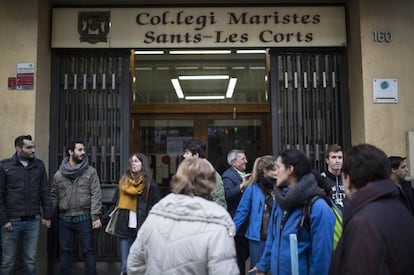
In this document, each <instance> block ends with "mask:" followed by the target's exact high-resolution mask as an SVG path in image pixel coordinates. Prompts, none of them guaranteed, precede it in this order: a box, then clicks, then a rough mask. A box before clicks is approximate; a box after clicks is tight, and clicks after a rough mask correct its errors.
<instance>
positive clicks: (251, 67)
mask: <svg viewBox="0 0 414 275" xmlns="http://www.w3.org/2000/svg"><path fill="white" fill-rule="evenodd" d="M249 69H250V70H265V69H266V67H264V66H250V67H249Z"/></svg>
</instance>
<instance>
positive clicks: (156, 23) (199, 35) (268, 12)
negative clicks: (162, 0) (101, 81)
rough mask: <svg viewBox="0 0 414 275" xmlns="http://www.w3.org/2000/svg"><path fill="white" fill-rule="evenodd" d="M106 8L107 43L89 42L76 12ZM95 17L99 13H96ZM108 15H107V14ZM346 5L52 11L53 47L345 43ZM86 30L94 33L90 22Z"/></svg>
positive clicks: (311, 44)
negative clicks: (82, 36)
mask: <svg viewBox="0 0 414 275" xmlns="http://www.w3.org/2000/svg"><path fill="white" fill-rule="evenodd" d="M94 11H95V12H96V13H97V15H98V13H99V14H102V13H103V12H109V14H108V16H107V18H108V20H110V24H109V25H110V26H111V27H110V30H109V32H108V33H107V37H105V39H102V41H106V42H98V43H94V44H92V43H87V42H85V41H83V40H82V39H81V37H80V35H79V33H78V32H77V28H76V26H77V24H78V17H79V16H80V15H79V14H81V13H85V12H88V13H89V14H90V16H92V17H93V12H94ZM96 17H97V16H96ZM109 18H110V19H109ZM345 21H346V20H345V10H344V7H341V6H333V7H323V6H322V7H245V8H236V7H227V8H221V7H220V8H205V7H203V8H140V9H138V8H129V9H126V8H108V9H82V10H80V9H69V8H56V9H54V10H53V30H52V47H54V48H71V47H84V48H85V47H101V48H194V47H200V48H206V47H207V48H212V47H215V48H218V47H240V48H243V47H266V48H267V47H317V46H318V47H325V46H346V27H345ZM90 25H91V26H86V25H85V26H84V29H90V32H92V33H93V32H97V31H99V30H95V28H93V26H95V25H96V26H98V24H92V23H91V24H90Z"/></svg>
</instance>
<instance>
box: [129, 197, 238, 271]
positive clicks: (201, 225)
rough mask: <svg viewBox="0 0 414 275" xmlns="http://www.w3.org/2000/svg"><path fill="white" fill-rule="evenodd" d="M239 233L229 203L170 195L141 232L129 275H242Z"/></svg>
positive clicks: (150, 216)
mask: <svg viewBox="0 0 414 275" xmlns="http://www.w3.org/2000/svg"><path fill="white" fill-rule="evenodd" d="M234 235H235V227H234V224H233V221H232V220H231V217H230V215H229V214H228V213H227V212H226V210H225V209H224V208H223V207H221V206H219V205H217V204H216V203H214V202H211V201H208V200H205V199H203V198H201V197H196V196H195V197H191V196H188V195H181V194H169V195H168V196H166V197H165V198H164V199H162V200H161V201H160V202H159V203H158V204H156V205H155V206H154V207H153V208H152V210H151V211H150V214H149V215H148V217H147V219H146V220H145V222H144V224H143V225H142V227H141V229H140V230H139V231H138V235H137V239H136V240H135V242H134V243H133V245H132V247H131V249H130V253H129V257H128V274H131V275H136V274H148V275H149V274H151V275H158V274H159V275H161V274H162V275H173V274H197V275H207V274H226V275H237V274H239V269H238V266H237V261H236V249H235V245H234V238H233V237H234Z"/></svg>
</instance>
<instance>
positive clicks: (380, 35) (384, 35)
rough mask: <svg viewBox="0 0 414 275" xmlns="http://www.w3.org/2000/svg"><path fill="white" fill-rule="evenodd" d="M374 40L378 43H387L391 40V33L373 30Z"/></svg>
mask: <svg viewBox="0 0 414 275" xmlns="http://www.w3.org/2000/svg"><path fill="white" fill-rule="evenodd" d="M374 41H375V42H379V43H383V42H387V43H389V42H391V41H392V33H390V32H381V31H374Z"/></svg>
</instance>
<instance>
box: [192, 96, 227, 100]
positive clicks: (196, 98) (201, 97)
mask: <svg viewBox="0 0 414 275" xmlns="http://www.w3.org/2000/svg"><path fill="white" fill-rule="evenodd" d="M185 99H186V100H210V99H224V96H222V95H200V96H186V97H185Z"/></svg>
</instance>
